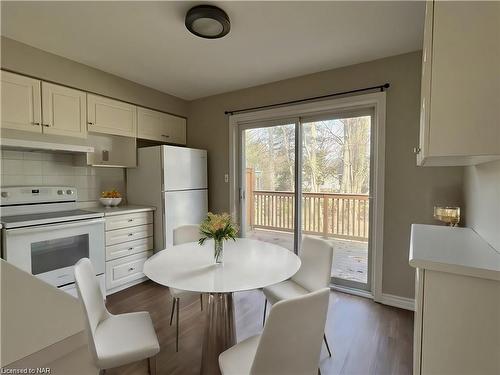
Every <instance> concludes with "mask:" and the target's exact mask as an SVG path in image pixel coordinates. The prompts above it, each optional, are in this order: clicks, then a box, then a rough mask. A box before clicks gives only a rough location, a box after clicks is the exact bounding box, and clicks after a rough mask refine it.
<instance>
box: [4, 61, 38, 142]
mask: <svg viewBox="0 0 500 375" xmlns="http://www.w3.org/2000/svg"><path fill="white" fill-rule="evenodd" d="M1 83H2V88H1V95H2V100H1V102H2V107H1V112H2V121H1V127H2V128H6V129H17V130H24V131H30V132H36V133H41V132H42V126H41V117H42V116H41V106H40V81H39V80H37V79H33V78H29V77H24V76H21V75H18V74H13V73H10V72H5V71H2V72H1Z"/></svg>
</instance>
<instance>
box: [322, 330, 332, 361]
mask: <svg viewBox="0 0 500 375" xmlns="http://www.w3.org/2000/svg"><path fill="white" fill-rule="evenodd" d="M323 340H324V341H325V344H326V350H328V355H329V356H330V357H331V356H332V352H331V351H330V345H328V340H327V339H326V334H324V333H323Z"/></svg>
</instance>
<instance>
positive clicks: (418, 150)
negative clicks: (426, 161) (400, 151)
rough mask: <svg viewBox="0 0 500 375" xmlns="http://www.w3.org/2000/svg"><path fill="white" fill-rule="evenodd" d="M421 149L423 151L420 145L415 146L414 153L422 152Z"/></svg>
mask: <svg viewBox="0 0 500 375" xmlns="http://www.w3.org/2000/svg"><path fill="white" fill-rule="evenodd" d="M420 151H422V150H421V149H420V147H413V153H414V154H420Z"/></svg>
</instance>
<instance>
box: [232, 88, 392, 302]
mask: <svg viewBox="0 0 500 375" xmlns="http://www.w3.org/2000/svg"><path fill="white" fill-rule="evenodd" d="M364 108H371V109H373V111H374V124H373V132H374V134H373V137H372V140H373V186H372V192H371V194H372V196H371V202H370V204H371V205H372V207H373V211H372V212H373V215H372V222H373V226H372V230H371V236H372V237H371V241H372V246H371V252H372V264H371V267H372V270H371V271H372V272H371V293H372V295H373V299H374V300H375V301H377V302H383V298H382V260H383V234H384V178H385V115H386V94H385V92H378V93H372V94H364V95H356V96H351V97H345V98H340V99H329V100H322V101H317V102H311V103H304V104H296V105H290V106H286V107H278V108H271V109H264V110H259V111H254V112H245V113H239V114H236V115H232V116H229V207H230V210H231V214H232V216H233V218H234V219H235V220H238V218H239V215H238V212H239V191H240V186H239V177H238V163H239V152H240V150H239V139H238V134H239V131H238V127H239V125H240V124H243V123H248V122H254V121H269V120H274V119H280V118H291V117H301V116H306V115H313V114H314V115H316V114H321V113H328V112H332V111H349V110H356V109H364Z"/></svg>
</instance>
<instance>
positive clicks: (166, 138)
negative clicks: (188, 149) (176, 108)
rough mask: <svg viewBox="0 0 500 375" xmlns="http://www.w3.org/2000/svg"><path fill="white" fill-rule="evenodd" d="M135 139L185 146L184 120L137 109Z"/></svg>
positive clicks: (144, 109) (149, 110)
mask: <svg viewBox="0 0 500 375" xmlns="http://www.w3.org/2000/svg"><path fill="white" fill-rule="evenodd" d="M137 118H138V121H137V137H138V138H143V139H150V140H154V141H161V142H166V143H176V144H182V145H185V144H186V119H184V118H182V117H177V116H172V115H169V114H168V113H163V112H159V111H153V110H151V109H146V108H141V107H138V108H137Z"/></svg>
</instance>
